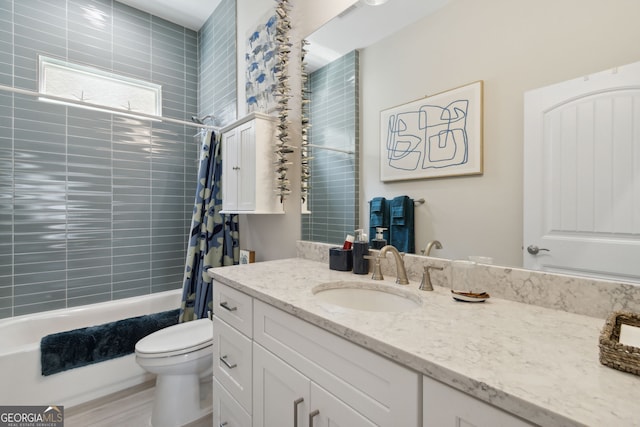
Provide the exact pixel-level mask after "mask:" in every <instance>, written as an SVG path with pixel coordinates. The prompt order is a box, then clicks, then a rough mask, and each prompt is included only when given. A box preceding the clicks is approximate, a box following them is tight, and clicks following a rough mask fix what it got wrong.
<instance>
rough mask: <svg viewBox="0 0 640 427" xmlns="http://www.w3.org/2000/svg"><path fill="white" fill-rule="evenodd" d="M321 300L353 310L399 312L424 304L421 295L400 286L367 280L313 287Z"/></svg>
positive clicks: (314, 292)
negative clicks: (368, 281)
mask: <svg viewBox="0 0 640 427" xmlns="http://www.w3.org/2000/svg"><path fill="white" fill-rule="evenodd" d="M312 292H313V294H314V295H315V297H316V298H317V299H319V300H320V301H323V302H326V303H329V304H333V305H337V306H340V307H344V308H349V309H353V310H365V311H386V312H391V311H393V312H398V311H408V310H413V309H415V308H418V307H420V306H422V300H421V299H420V297H419V296H417V295H414V294H412V293H411V292H408V291H406V290H404V289H402V288H400V287H395V286H391V285H385V284H382V283H381V284H377V283H367V282H355V281H353V282H348V281H340V282H330V283H323V284H321V285H318V286H316V287H314V288H313V289H312Z"/></svg>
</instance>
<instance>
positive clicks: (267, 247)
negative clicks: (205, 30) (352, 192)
mask: <svg viewBox="0 0 640 427" xmlns="http://www.w3.org/2000/svg"><path fill="white" fill-rule="evenodd" d="M353 3H355V0H329V1H317V0H298V1H296V0H292V1H291V4H292V6H293V10H292V11H291V16H292V26H293V27H294V28H293V29H292V31H291V42H292V44H293V47H292V52H291V58H290V64H289V75H290V78H289V85H290V87H291V90H292V95H293V96H292V98H291V99H290V101H289V106H290V108H291V110H290V111H289V120H290V121H291V124H290V129H289V134H290V135H291V145H294V146H296V147H299V146H300V141H301V139H302V137H301V135H302V134H301V132H302V131H301V127H300V104H301V95H300V93H301V92H300V90H301V80H300V63H299V60H298V59H297V58H299V57H300V49H299V46H300V42H301V40H302V38H303V37H305V36H307V35H309V34H310V33H311V32H313V31H315V29H317V28H318V27H319V26H320V25H322V24H323V23H324V22H326V21H328V20H329V19H331V17H333V16H337V15H338V14H339V13H340V12H342V11H343V10H345V9H346V8H347V7H349V6H350V5H351V4H353ZM275 5H276V2H275V1H274V0H238V1H237V46H238V52H237V55H238V56H237V63H238V79H237V84H238V117H242V116H244V115H246V113H247V108H246V102H245V101H244V100H245V87H244V84H245V80H246V78H245V46H246V40H247V37H248V34H249V32H250V31H251V30H253V29H254V28H255V25H256V24H257V23H258V22H261V20H262V18H263V17H264V16H265V15H266V14H267V13H268V12H269V11H270V10H273V8H274V7H275ZM297 156H299V151H297V152H296V153H294V154H293V155H292V156H291V159H292V160H295V159H296V158H297ZM293 163H294V164H292V165H291V166H290V168H289V171H288V178H289V179H290V181H291V189H292V192H291V195H290V196H289V197H288V198H287V200H286V201H285V204H284V209H285V214H284V215H240V247H241V248H243V249H252V250H255V251H256V261H267V260H272V259H280V258H288V257H295V255H296V247H295V242H296V240H299V239H300V235H301V233H300V229H301V225H302V224H301V217H300V215H301V214H300V164H299V162H295V161H294V162H293ZM274 194H275V193H274Z"/></svg>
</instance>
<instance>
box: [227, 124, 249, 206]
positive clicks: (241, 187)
mask: <svg viewBox="0 0 640 427" xmlns="http://www.w3.org/2000/svg"><path fill="white" fill-rule="evenodd" d="M236 131H237V132H238V144H239V146H238V149H239V154H238V156H239V160H238V166H237V167H239V168H240V169H239V170H238V172H240V173H239V174H238V175H239V177H238V195H237V198H238V210H241V211H253V210H255V209H256V128H255V120H252V121H250V122H248V123H245V124H243V125H240V126H238V128H237V129H236ZM223 170H224V169H223Z"/></svg>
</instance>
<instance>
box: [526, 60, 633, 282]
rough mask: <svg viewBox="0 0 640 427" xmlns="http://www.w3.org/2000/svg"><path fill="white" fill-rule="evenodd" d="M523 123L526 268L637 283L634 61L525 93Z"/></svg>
mask: <svg viewBox="0 0 640 427" xmlns="http://www.w3.org/2000/svg"><path fill="white" fill-rule="evenodd" d="M524 119H525V122H524V129H525V135H524V236H523V237H524V241H523V243H524V244H523V251H524V252H523V261H524V262H523V264H524V267H525V268H530V269H542V270H547V271H555V272H565V273H570V274H587V275H590V276H596V277H602V278H609V279H614V280H630V281H640V262H638V261H639V260H640V63H635V64H631V65H627V66H624V67H619V68H617V69H614V70H608V71H605V72H601V73H598V74H594V75H591V76H588V77H583V78H579V79H575V80H570V81H566V82H563V83H559V84H555V85H552V86H548V87H544V88H541V89H537V90H532V91H530V92H527V93H526V94H525V118H524ZM536 249H537V253H536Z"/></svg>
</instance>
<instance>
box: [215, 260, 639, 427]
mask: <svg viewBox="0 0 640 427" xmlns="http://www.w3.org/2000/svg"><path fill="white" fill-rule="evenodd" d="M209 273H210V275H211V276H212V277H213V278H214V279H216V280H218V281H220V282H222V283H225V284H227V285H229V286H231V287H233V288H235V289H238V290H240V291H242V292H244V293H246V294H248V295H251V296H252V297H255V298H257V299H259V300H261V301H264V302H265V303H267V304H270V305H273V306H275V307H277V308H279V309H281V310H283V311H285V312H288V313H290V314H292V315H294V316H296V317H298V318H300V319H303V320H306V321H308V322H310V323H313V324H315V325H317V326H319V327H321V328H323V329H325V330H328V331H330V332H333V333H335V334H336V335H339V336H341V337H343V338H345V339H347V340H349V341H351V342H354V343H357V344H359V345H361V346H363V347H365V348H367V349H369V350H371V351H373V352H376V353H378V354H381V355H383V356H385V357H387V358H389V359H391V360H394V361H396V362H398V363H400V364H402V365H404V366H407V367H409V368H411V369H413V370H415V371H417V372H420V373H422V374H425V375H428V376H430V377H432V378H434V379H436V380H439V381H441V382H443V383H445V384H448V385H450V386H452V387H455V388H456V389H458V390H461V391H463V392H465V393H468V394H470V395H472V396H474V397H476V398H478V399H480V400H483V401H485V402H487V403H490V404H492V405H494V406H497V407H499V408H502V409H503V410H505V411H507V412H510V413H512V414H515V415H517V416H520V417H522V418H524V419H526V420H528V421H530V422H532V423H535V424H539V425H543V426H598V427H599V426H616V427H622V426H640V377H639V376H635V375H632V374H627V373H624V372H620V371H617V370H615V369H611V368H609V367H606V366H603V365H601V364H600V362H599V360H598V358H599V348H598V338H599V335H600V330H601V329H602V326H603V325H604V321H603V320H602V319H598V318H593V317H588V316H583V315H578V314H573V313H568V312H564V311H560V310H553V309H548V308H543V307H537V306H533V305H527V304H522V303H518V302H513V301H507V300H502V299H497V298H490V299H489V300H487V301H486V302H484V303H477V304H474V303H462V302H456V301H454V300H453V299H452V298H451V295H450V290H449V289H445V288H441V287H435V291H433V292H423V291H419V290H418V289H417V288H418V283H416V282H411V283H410V284H409V285H407V286H401V285H396V284H395V283H394V280H395V278H385V280H384V281H383V282H379V281H372V280H371V279H370V277H369V276H368V275H366V276H360V275H355V274H352V273H350V272H339V271H333V270H329V268H328V266H327V264H325V263H320V262H317V261H310V260H306V259H302V258H293V259H284V260H277V261H268V262H261V263H255V264H249V265H242V266H233V267H224V268H215V269H210V270H209ZM334 281H362V282H368V283H377V284H384V285H386V286H390V287H401V288H402V289H404V290H408V291H409V292H412V293H415V295H417V296H419V298H420V299H421V301H422V304H421V307H419V308H417V309H413V310H409V311H406V312H396V313H394V312H369V311H359V310H351V309H346V308H341V307H338V306H335V305H332V304H328V303H325V302H322V301H319V300H318V299H317V298H316V297H314V295H313V293H312V289H313V288H314V287H315V286H317V285H320V284H323V283H327V282H334Z"/></svg>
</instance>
